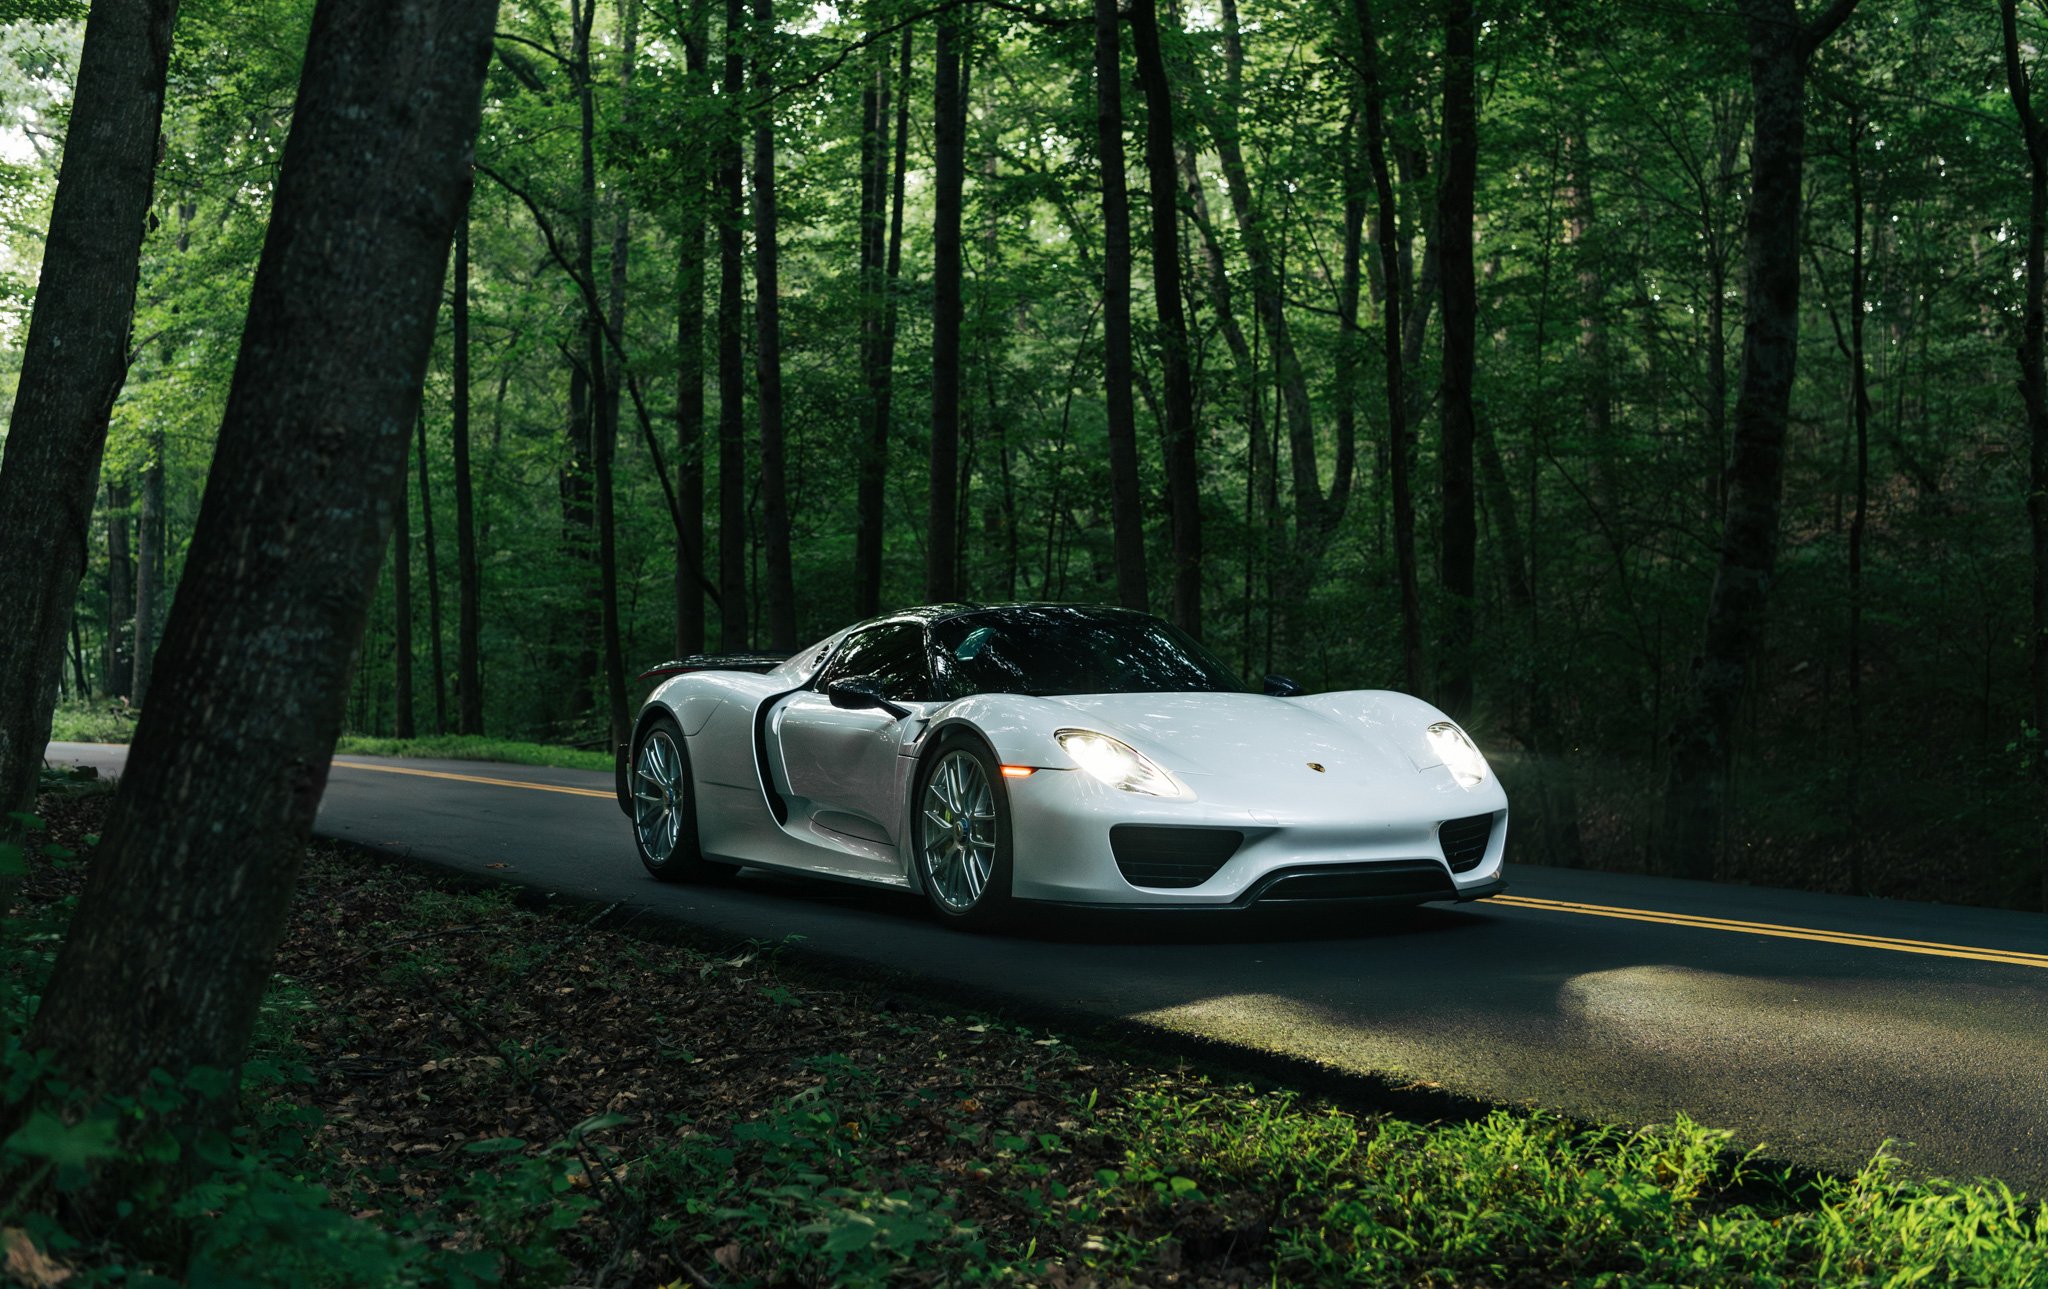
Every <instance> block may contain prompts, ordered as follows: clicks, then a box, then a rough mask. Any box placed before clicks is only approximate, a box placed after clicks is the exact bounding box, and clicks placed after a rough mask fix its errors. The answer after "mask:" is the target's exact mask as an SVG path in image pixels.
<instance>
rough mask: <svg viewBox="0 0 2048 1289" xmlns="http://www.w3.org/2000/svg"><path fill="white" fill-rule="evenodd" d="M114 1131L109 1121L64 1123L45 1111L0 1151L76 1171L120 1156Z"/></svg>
mask: <svg viewBox="0 0 2048 1289" xmlns="http://www.w3.org/2000/svg"><path fill="white" fill-rule="evenodd" d="M114 1129H115V1124H114V1121H113V1120H112V1119H97V1118H96V1119H87V1120H85V1121H84V1122H83V1123H65V1122H64V1121H63V1120H62V1119H59V1118H58V1117H57V1116H55V1115H53V1114H50V1113H49V1112H48V1111H37V1112H36V1113H35V1114H33V1115H30V1116H29V1121H28V1122H27V1123H25V1124H23V1125H22V1126H21V1127H19V1128H17V1129H15V1132H14V1135H13V1136H11V1137H9V1138H8V1139H7V1142H6V1144H5V1146H4V1147H0V1149H5V1150H7V1151H9V1152H11V1153H13V1154H17V1155H26V1156H28V1157H29V1158H30V1159H47V1160H49V1161H50V1162H51V1163H53V1164H55V1165H57V1166H58V1167H59V1168H77V1167H81V1166H83V1165H85V1164H89V1163H92V1162H93V1161H94V1160H98V1159H112V1158H113V1157H114V1156H116V1155H118V1154H120V1153H121V1151H120V1147H119V1146H118V1145H116V1144H115V1140H114Z"/></svg>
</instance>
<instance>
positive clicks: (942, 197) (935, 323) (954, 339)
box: [924, 12, 967, 602]
mask: <svg viewBox="0 0 2048 1289" xmlns="http://www.w3.org/2000/svg"><path fill="white" fill-rule="evenodd" d="M964 43H965V40H964V33H963V32H962V31H961V30H960V18H959V15H958V14H957V13H956V12H949V13H946V14H943V15H941V16H940V18H939V39H938V51H937V54H936V56H935V62H936V71H935V74H934V76H933V80H932V170H933V179H932V188H933V197H932V445H931V474H930V482H931V491H930V499H929V502H928V508H927V510H926V512H925V541H926V543H927V545H926V547H925V566H924V594H925V598H926V599H928V600H931V601H934V602H942V601H946V600H951V599H954V598H956V597H957V596H958V595H959V593H960V592H959V586H958V575H959V562H960V560H959V555H960V547H959V539H960V518H959V514H958V510H959V496H960V478H959V476H960V322H961V316H962V314H963V312H964V308H963V305H962V303H961V298H960V278H961V258H960V208H961V204H962V199H961V190H962V188H963V187H964V186H965V183H966V178H967V137H966V136H967V96H966V94H965V93H963V92H962V89H961V84H960V81H961V73H960V47H961V45H962V44H964Z"/></svg>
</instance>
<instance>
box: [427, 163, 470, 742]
mask: <svg viewBox="0 0 2048 1289" xmlns="http://www.w3.org/2000/svg"><path fill="white" fill-rule="evenodd" d="M468 209H469V203H468V200H467V198H466V197H465V199H464V201H463V217H462V219H461V220H458V221H457V222H456V225H455V237H456V243H457V245H458V247H459V246H460V245H461V243H462V242H463V241H464V240H465V235H464V232H463V223H464V222H466V221H467V220H468V218H469V214H468ZM457 259H458V262H459V260H460V256H458V257H457ZM457 279H458V280H460V272H459V270H458V274H457ZM463 340H464V342H466V341H467V340H468V336H467V335H464V337H463ZM456 352H457V353H460V352H461V346H460V345H459V344H458V346H457V349H456ZM456 370H458V371H461V370H462V365H461V364H460V363H458V364H457V367H456ZM413 434H414V438H415V444H416V446H417V448H418V452H417V454H416V455H417V456H418V458H419V472H420V538H421V544H422V545H423V546H424V547H425V549H426V555H427V661H428V665H429V666H431V667H432V668H433V669H434V733H436V734H446V733H447V732H448V684H447V676H448V666H447V662H446V661H445V660H444V659H443V657H442V656H441V554H440V547H438V546H437V545H435V544H434V488H433V483H432V478H431V476H430V475H429V473H428V471H427V417H426V413H425V412H424V411H422V412H421V414H420V415H418V416H416V417H414V418H413ZM465 464H466V463H465ZM461 495H462V494H461V493H460V492H459V491H458V492H457V493H456V496H457V497H460V496H461ZM462 732H463V733H465V734H481V733H483V731H482V730H481V729H476V730H463V731H462Z"/></svg>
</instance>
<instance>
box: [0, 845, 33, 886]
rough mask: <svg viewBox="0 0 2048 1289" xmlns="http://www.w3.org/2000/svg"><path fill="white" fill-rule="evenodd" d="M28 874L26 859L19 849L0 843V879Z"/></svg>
mask: <svg viewBox="0 0 2048 1289" xmlns="http://www.w3.org/2000/svg"><path fill="white" fill-rule="evenodd" d="M26 872H28V859H27V856H26V853H25V852H24V851H23V850H22V848H21V847H19V846H16V845H15V844H13V843H12V842H0V877H20V876H21V875H22V874H24V873H26Z"/></svg>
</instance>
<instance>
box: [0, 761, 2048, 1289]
mask: <svg viewBox="0 0 2048 1289" xmlns="http://www.w3.org/2000/svg"><path fill="white" fill-rule="evenodd" d="M103 807H104V802H103V801H100V800H96V799H93V798H75V797H56V796H51V797H45V798H44V800H43V809H44V810H45V812H46V813H47V814H48V815H49V816H50V818H51V822H50V826H49V827H48V829H47V830H45V831H43V832H39V833H37V834H35V835H36V836H37V837H38V838H40V839H42V840H41V841H40V842H39V843H38V845H39V846H41V847H44V848H45V853H44V854H42V855H38V856H31V862H30V871H29V874H28V876H27V878H26V879H25V882H24V884H23V887H22V891H21V896H20V899H19V902H18V906H17V910H16V912H15V914H14V920H15V923H16V925H15V926H14V927H13V928H10V930H15V931H20V932H25V934H18V935H14V936H11V937H6V938H0V949H4V950H5V951H6V952H7V953H9V954H11V955H12V956H9V957H6V958H5V959H4V960H0V962H4V967H5V974H4V976H0V997H4V999H5V1000H6V1002H7V1007H8V1015H7V1016H6V1020H7V1021H8V1022H9V1026H10V1028H9V1031H8V1032H15V1033H18V1032H19V1022H20V1017H21V1013H22V1010H23V1007H24V1005H25V1004H24V1000H26V999H27V998H29V997H31V996H32V995H33V993H34V992H35V990H36V988H37V987H38V983H39V980H40V978H41V974H42V973H44V972H46V971H47V970H48V966H49V960H50V958H51V955H52V953H53V951H54V947H55V944H56V932H57V927H58V926H59V925H60V924H61V921H62V918H63V916H64V914H65V913H66V911H67V910H68V907H69V902H70V901H71V900H72V899H73V898H74V896H75V893H76V890H77V887H78V882H79V877H80V870H81V869H82V868H83V864H81V863H79V862H77V861H75V860H74V861H70V862H68V863H66V861H65V860H63V859H62V857H61V848H62V847H65V846H68V847H70V848H71V849H73V850H78V851H81V852H86V853H89V847H88V846H87V844H86V841H85V838H86V837H87V836H89V835H90V833H91V832H92V830H93V829H94V828H95V827H96V826H97V825H96V818H97V814H96V812H97V811H98V810H100V809H103ZM52 843H54V844H55V845H56V846H57V847H58V848H59V850H58V852H57V854H58V857H57V858H56V859H55V860H53V859H52V858H51V857H50V852H49V851H48V850H47V847H48V846H49V845H50V844H52ZM60 864H63V865H65V866H63V867H59V866H58V865H60ZM614 921H615V918H614V916H613V910H611V909H606V910H602V911H598V912H595V913H593V912H592V911H591V910H588V909H580V908H566V907H558V906H555V905H553V904H552V903H550V902H549V901H548V900H547V899H546V898H545V897H541V896H538V895H536V894H535V893H533V892H529V891H520V890H513V889H509V888H492V889H486V890H481V891H479V890H477V889H475V888H473V887H466V886H463V885H460V884H456V883H452V882H450V881H448V880H446V879H441V878H437V877H430V876H428V875H424V874H421V873H417V872H414V871H412V870H409V869H404V868H400V867H393V866H389V865H386V864H383V863H381V862H378V861H374V860H371V859H368V858H365V857H363V856H361V855H358V854H354V853H351V852H346V851H340V850H337V849H331V848H326V847H315V848H314V849H313V850H312V851H311V852H310V853H309V856H308V862H307V866H306V869H305V873H304V877H303V879H302V886H301V890H300V895H299V901H298V906H297V909H296V912H295V914H294V917H293V920H292V924H291V926H290V928H289V930H288V932H287V936H286V939H285V942H284V944H283V946H282V948H281V950H280V956H279V960H278V970H277V975H276V977H275V979H274V982H273V984H272V986H271V990H270V994H269V996H268V999H267V1001H266V1006H265V1009H264V1014H263V1020H262V1023H261V1024H260V1026H259V1036H258V1044H257V1051H256V1053H255V1057H254V1060H253V1061H252V1063H251V1067H250V1069H251V1071H254V1072H255V1073H254V1074H253V1076H252V1075H250V1074H248V1073H246V1072H245V1079H244V1085H245V1089H246V1091H245V1118H246V1120H247V1122H248V1124H249V1125H250V1127H249V1128H248V1129H247V1130H246V1132H245V1133H244V1135H243V1137H242V1138H241V1142H240V1145H239V1146H238V1147H237V1149H236V1151H235V1152H233V1153H231V1154H226V1155H223V1156H222V1157H221V1158H222V1162H221V1165H220V1171H219V1173H218V1174H217V1175H216V1176H214V1177H213V1178H211V1179H209V1180H207V1181H205V1182H203V1183H202V1185H201V1187H200V1189H199V1190H198V1191H196V1192H194V1193H192V1194H188V1195H184V1196H165V1195H153V1196H150V1195H138V1196H137V1197H136V1198H137V1203H138V1205H139V1206H140V1209H141V1211H142V1212H144V1213H145V1214H153V1215H154V1216H153V1217H152V1219H151V1220H153V1221H155V1222H157V1223H158V1224H159V1226H161V1225H162V1224H165V1223H169V1224H173V1225H175V1224H178V1223H184V1224H186V1225H185V1226H184V1227H183V1228H181V1229H184V1230H186V1231H187V1235H186V1237H185V1242H186V1243H187V1244H189V1245H190V1246H191V1248H192V1250H193V1252H192V1254H191V1261H190V1262H188V1263H187V1264H186V1265H185V1266H182V1267H180V1266H175V1265H170V1264H168V1263H165V1262H163V1261H161V1260H158V1261H154V1262H153V1261H151V1260H150V1259H149V1258H148V1257H146V1256H144V1255H143V1254H141V1253H138V1252H137V1251H136V1250H137V1249H139V1248H143V1247H146V1246H145V1244H144V1243H143V1242H141V1241H139V1240H135V1239H130V1238H129V1235H130V1231H131V1228H133V1226H134V1223H135V1221H136V1219H134V1218H130V1219H129V1220H128V1224H127V1226H125V1227H124V1225H123V1224H122V1223H119V1222H112V1223H110V1222H107V1221H105V1220H104V1214H101V1215H100V1217H101V1220H100V1221H99V1222H97V1223H94V1224H90V1225H87V1224H84V1223H81V1222H79V1221H76V1220H73V1215H72V1214H70V1213H69V1212H68V1211H67V1209H66V1207H65V1200H64V1196H63V1194H62V1193H50V1192H31V1193H32V1194H35V1195H36V1196H37V1198H36V1199H35V1200H34V1202H33V1203H30V1204H27V1205H24V1204H23V1201H22V1200H21V1198H20V1196H21V1192H20V1191H19V1190H18V1189H17V1188H18V1187H19V1186H20V1181H21V1178H22V1177H23V1175H24V1172H25V1171H26V1170H27V1169H28V1168H29V1167H30V1166H32V1165H34V1164H35V1163H36V1161H37V1159H38V1158H39V1157H38V1156H35V1155H34V1154H33V1152H34V1151H37V1150H42V1151H45V1152H49V1151H53V1150H56V1149H57V1148H58V1147H60V1146H61V1145H62V1142H61V1141H60V1140H58V1139H57V1138H56V1137H53V1136H50V1134H49V1133H47V1132H46V1133H44V1135H43V1136H42V1137H37V1138H32V1139H30V1140H28V1141H27V1142H25V1143H24V1142H20V1141H14V1140H10V1142H9V1143H8V1145H7V1146H5V1147H0V1169H4V1170H5V1172H6V1175H5V1176H0V1196H15V1200H14V1202H13V1207H12V1208H11V1209H10V1211H8V1212H7V1213H5V1214H0V1219H4V1224H5V1227H11V1228H14V1229H13V1230H5V1229H4V1228H0V1238H4V1239H5V1240H6V1241H7V1242H8V1257H9V1258H10V1263H9V1265H10V1267H12V1266H13V1265H14V1264H15V1263H14V1261H13V1260H14V1259H19V1260H21V1261H22V1263H23V1264H24V1265H33V1262H32V1258H31V1255H33V1256H34V1257H41V1258H46V1259H49V1260H51V1262H52V1263H53V1265H56V1266H57V1268H58V1269H59V1270H65V1271H70V1272H72V1273H74V1274H73V1276H72V1277H71V1278H70V1279H67V1280H66V1281H65V1283H66V1284H67V1286H71V1287H72V1289H78V1287H79V1286H87V1285H97V1284H102V1283H109V1282H112V1281H114V1280H117V1279H118V1280H121V1281H122V1282H123V1283H148V1282H149V1280H148V1277H149V1276H150V1275H158V1276H165V1277H169V1276H173V1275H177V1274H181V1273H182V1274H184V1275H186V1276H188V1277H189V1278H190V1279H191V1280H192V1281H193V1282H194V1283H198V1282H201V1281H209V1282H226V1281H228V1280H231V1279H232V1280H234V1281H235V1282H236V1283H256V1284H308V1285H340V1284H360V1285H383V1284H471V1283H500V1282H518V1283H522V1284H528V1285H549V1284H594V1283H599V1282H602V1283H605V1284H609V1285H621V1284H625V1285H646V1286H655V1285H669V1284H678V1283H680V1284H688V1285H717V1286H721V1287H724V1286H768V1285H835V1286H837V1285H848V1286H863V1285H875V1286H881V1285H940V1284H943V1285H953V1284H1005V1285H1008V1284H1016V1285H1027V1284H1029V1285H1044V1286H1067V1287H1075V1286H1082V1285H1099V1286H1117V1285H1142V1286H1153V1285H1157V1286H1168V1285H1172V1286H1180V1285H1273V1284H1278V1285H1329V1286H1339V1285H1356V1284H1373V1285H1380V1284H1384V1285H1412V1286H1444V1287H1446V1289H1449V1287H1450V1286H1460V1287H1463V1286H1535V1285H1562V1284H1570V1285H1587V1286H1613V1287H1616V1289H1621V1287H1631V1286H1650V1285H1753V1286H1773V1285H1787V1286H1790V1285H1813V1286H1823V1285H1839V1284H1851V1283H1854V1284H1865V1283H1869V1284H1888V1285H1891V1284H1896V1285H1903V1284H1933V1285H1951V1286H1985V1287H1986V1289H1990V1287H1992V1286H1996V1287H1997V1289H2029V1287H2032V1289H2043V1287H2048V1214H2044V1211H2043V1208H2042V1206H2041V1205H2040V1204H2039V1203H2038V1202H2036V1201H2032V1200H2029V1199H2027V1198H2026V1197H2024V1196H2021V1195H2017V1194H2014V1193H2013V1192H2011V1191H2010V1190H2008V1189H2006V1188H2005V1187H2003V1186H2001V1185H1999V1184H1998V1183H1996V1182H1972V1183H1963V1184H1951V1183H1947V1182H1938V1181H1923V1180H1916V1179H1914V1178H1911V1177H1909V1176H1907V1175H1905V1174H1904V1173H1903V1171H1902V1170H1901V1169H1899V1168H1898V1167H1897V1166H1896V1165H1894V1164H1893V1163H1892V1162H1891V1161H1890V1160H1889V1159H1888V1158H1885V1157H1880V1158H1878V1159H1876V1160H1874V1161H1873V1162H1872V1163H1871V1165H1870V1166H1869V1167H1867V1168H1865V1169H1864V1170H1862V1171H1861V1172H1860V1173H1858V1174H1857V1175H1855V1176H1852V1177H1822V1178H1818V1179H1815V1178H1809V1177H1803V1176H1794V1175H1792V1174H1790V1173H1789V1172H1787V1171H1785V1170H1782V1169H1775V1168H1772V1167H1770V1166H1767V1165H1764V1164H1761V1163H1759V1162H1757V1160H1756V1159H1755V1158H1753V1157H1744V1156H1740V1155H1737V1154H1734V1153H1732V1152H1731V1151H1730V1150H1729V1138H1728V1136H1727V1134H1725V1133H1721V1132H1717V1131H1715V1130H1713V1129H1711V1128H1708V1127H1705V1126H1702V1125H1700V1124H1697V1123H1694V1122H1691V1121H1689V1120H1685V1119H1680V1120H1678V1121H1676V1122H1674V1123H1670V1124H1664V1125H1659V1126H1655V1127H1650V1128H1646V1129H1640V1130H1634V1129H1626V1128H1619V1127H1597V1126H1595V1127H1588V1126H1586V1125H1582V1124H1575V1123H1570V1122H1566V1121H1563V1120H1560V1119H1556V1118H1552V1117H1548V1116H1544V1115H1540V1114H1529V1113H1523V1112H1519V1111H1507V1110H1500V1111H1495V1112H1493V1113H1490V1114H1485V1115H1483V1116H1482V1117H1479V1118H1476V1119H1473V1120H1471V1121H1468V1122H1457V1123H1440V1122H1439V1123H1423V1122H1414V1121H1409V1120H1405V1119H1400V1118H1395V1117H1390V1116H1388V1115H1385V1114H1380V1113H1370V1112H1366V1111H1364V1110H1362V1109H1360V1108H1358V1107H1354V1106H1347V1105H1345V1104H1342V1103H1339V1102H1335V1101H1331V1100H1327V1099H1323V1098H1319V1097H1315V1096H1309V1095H1303V1094H1300V1093H1298V1092H1295V1091H1291V1090H1289V1089H1286V1088H1284V1087H1274V1086H1254V1085H1251V1084H1247V1083H1244V1082H1242V1081H1239V1080H1236V1079H1233V1078H1230V1077H1226V1076H1219V1075H1213V1074H1209V1073H1205V1072H1203V1071H1200V1070H1193V1069H1189V1068H1187V1067H1186V1066H1185V1065H1183V1064H1178V1063H1173V1062H1160V1061H1157V1060H1153V1059H1151V1058H1148V1057H1146V1056H1144V1055H1143V1054H1133V1053H1131V1052H1128V1051H1124V1050H1120V1049H1115V1048H1110V1047H1104V1046H1092V1045H1085V1044H1077V1043H1074V1042H1072V1041H1070V1040H1069V1039H1067V1038H1066V1037H1064V1036H1062V1035H1059V1034H1054V1033H1047V1032H1044V1031H1042V1030H1038V1029H1034V1028H1029V1027H1024V1026H1019V1025H1017V1024H1014V1023H1011V1022H1008V1021H1005V1020H1003V1019H1001V1018H996V1017H988V1016H978V1015H973V1014H967V1013H962V1012H961V1011H959V1010H958V1009H956V1008H949V1007H946V1006H943V1005H937V1004H930V1003H925V1002H922V1001H920V1000H918V999H915V998H908V997H904V996H902V995H899V994H896V993H892V992H890V991H887V990H883V989H879V988H875V987H869V986H861V985H857V984H854V985H849V984H848V983H847V982H846V981H845V980H844V979H836V980H835V979H829V978H827V977H825V976H823V975H822V974H820V973H817V972H815V971H811V970H806V969H805V968H804V967H803V964H802V963H801V962H795V961H790V960H789V955H787V954H785V953H784V952H783V951H782V946H779V945H773V944H761V943H749V944H742V945H733V946H726V947H723V948H718V949H715V950H709V949H706V948H703V947H696V946H690V945H677V944H673V943H667V942H663V941H661V940H657V939H650V938H647V937H645V936H636V935H631V934H627V933H626V932H625V930H624V929H623V928H620V929H614ZM7 946H12V948H8V947H7ZM31 1059H32V1058H28V1057H25V1056H24V1055H23V1054H22V1053H20V1052H18V1051H13V1052H10V1055H9V1060H10V1061H12V1062H14V1068H12V1069H10V1070H8V1071H4V1072H0V1073H5V1074H6V1075H7V1076H8V1077H6V1078H5V1079H0V1083H4V1085H5V1086H7V1087H8V1088H10V1089H14V1090H16V1091H14V1092H11V1093H10V1095H18V1089H19V1088H20V1087H21V1086H22V1084H23V1078H22V1071H21V1065H22V1063H23V1062H24V1061H27V1060H31ZM152 1205H153V1207H152ZM159 1235H160V1232H159ZM157 1243H158V1244H159V1245H161V1244H164V1243H171V1244H176V1243H177V1241H168V1242H166V1241H163V1240H162V1239H161V1238H159V1240H158V1241H157Z"/></svg>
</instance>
